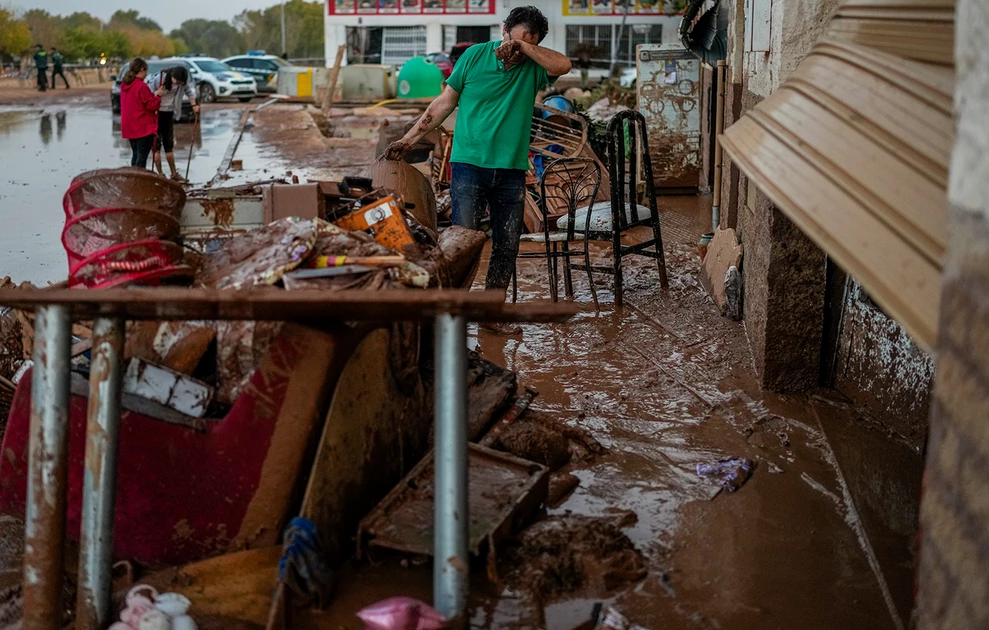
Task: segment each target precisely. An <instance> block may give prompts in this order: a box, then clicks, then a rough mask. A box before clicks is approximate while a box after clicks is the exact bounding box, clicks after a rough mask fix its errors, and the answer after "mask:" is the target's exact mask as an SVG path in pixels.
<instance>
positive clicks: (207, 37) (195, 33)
mask: <svg viewBox="0 0 989 630" xmlns="http://www.w3.org/2000/svg"><path fill="white" fill-rule="evenodd" d="M169 36H170V37H171V38H172V39H174V40H181V41H182V42H183V44H184V45H185V46H187V47H188V49H189V50H191V51H192V52H196V53H204V54H207V55H212V56H214V57H220V58H223V57H229V56H231V55H236V54H238V53H242V52H244V38H243V37H242V36H241V34H240V32H239V31H237V29H236V28H234V27H233V25H231V24H230V23H229V22H224V21H223V20H204V19H194V20H186V21H185V22H183V23H182V26H180V27H179V28H177V29H175V30H174V31H172V32H171V33H169Z"/></svg>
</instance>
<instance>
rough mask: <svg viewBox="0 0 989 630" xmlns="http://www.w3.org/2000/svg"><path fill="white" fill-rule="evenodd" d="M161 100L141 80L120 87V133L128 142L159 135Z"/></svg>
mask: <svg viewBox="0 0 989 630" xmlns="http://www.w3.org/2000/svg"><path fill="white" fill-rule="evenodd" d="M159 107H161V99H160V98H158V97H157V96H155V95H154V94H152V93H151V88H149V87H148V84H147V83H145V82H144V81H141V80H140V79H134V80H133V81H131V82H130V83H123V84H121V86H120V131H121V133H122V134H123V136H124V138H125V139H126V140H132V139H135V138H143V137H145V136H150V135H154V134H156V133H158V108H159Z"/></svg>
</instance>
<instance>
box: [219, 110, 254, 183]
mask: <svg viewBox="0 0 989 630" xmlns="http://www.w3.org/2000/svg"><path fill="white" fill-rule="evenodd" d="M250 116H251V110H250V109H245V110H244V113H243V114H241V115H240V122H239V123H238V124H237V129H236V130H235V131H234V135H233V137H232V138H230V144H228V145H227V152H226V153H224V154H223V160H222V161H221V162H220V166H219V167H218V168H217V169H216V175H214V176H213V179H211V180H210V184H211V185H212V184H216V183H218V182H219V181H220V180H221V179H222V178H223V176H224V175H226V173H227V171H228V170H230V162H231V161H233V159H234V154H235V153H237V147H238V146H239V145H240V139H241V138H242V137H243V136H244V127H246V126H247V119H248V118H250Z"/></svg>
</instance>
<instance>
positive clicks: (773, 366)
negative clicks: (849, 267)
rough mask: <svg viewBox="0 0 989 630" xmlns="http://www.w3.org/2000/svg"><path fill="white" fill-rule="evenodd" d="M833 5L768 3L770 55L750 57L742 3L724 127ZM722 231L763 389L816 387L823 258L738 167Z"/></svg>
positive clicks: (727, 192)
mask: <svg viewBox="0 0 989 630" xmlns="http://www.w3.org/2000/svg"><path fill="white" fill-rule="evenodd" d="M838 4H839V0H774V1H773V3H772V13H771V20H772V42H771V46H770V51H769V52H749V51H746V50H745V41H744V6H745V2H744V0H737V1H736V2H735V12H734V15H733V17H732V22H731V25H730V26H729V29H728V51H729V52H728V59H727V62H726V66H727V67H728V72H729V77H728V80H729V90H728V91H729V94H730V97H731V99H732V100H731V102H730V106H729V107H728V108H727V111H726V115H725V126H726V127H728V126H729V125H731V123H732V122H734V121H735V120H737V119H738V118H740V117H741V116H743V115H744V114H745V112H747V111H748V110H750V109H752V108H753V107H755V106H756V105H757V104H758V103H759V102H760V101H762V100H763V99H764V98H765V97H766V96H768V95H769V94H771V93H772V92H773V91H775V90H776V89H777V88H778V87H779V85H780V83H782V82H783V81H784V80H785V79H786V78H787V76H789V74H790V73H791V72H792V71H793V69H794V68H796V66H797V64H798V63H799V62H800V60H801V59H803V57H804V55H806V54H807V52H808V51H809V50H810V48H811V47H812V46H813V44H814V43H815V42H816V41H817V39H818V38H819V37H820V35H821V34H822V33H823V31H824V28H825V27H826V26H827V24H828V21H829V20H830V19H831V16H832V15H833V14H834V12H835V10H836V9H837V7H838ZM722 225H723V227H732V228H736V229H737V230H738V232H739V234H740V238H741V241H742V245H743V248H744V252H745V253H744V259H743V263H742V265H743V269H742V273H743V280H744V297H743V300H744V317H745V329H746V331H747V333H748V336H749V341H750V343H751V345H752V351H753V355H754V357H755V362H756V369H757V371H758V373H759V377H760V380H761V382H762V385H763V386H764V387H766V388H769V389H773V390H777V391H794V390H805V389H809V388H812V387H815V386H816V385H818V383H819V380H820V356H821V348H822V343H823V326H824V297H825V281H826V258H825V256H824V253H823V252H822V251H821V250H820V249H818V248H817V246H815V245H814V244H813V243H812V242H811V241H810V239H808V238H807V237H806V236H804V234H803V233H801V232H800V231H799V230H798V229H797V228H796V227H795V226H794V225H793V224H792V223H791V222H790V220H789V219H787V218H786V217H785V216H784V215H783V214H782V213H781V212H779V211H778V210H777V209H776V208H775V207H773V205H772V204H771V203H770V202H769V200H768V199H767V198H766V197H765V196H764V195H763V194H762V193H761V192H759V191H758V190H751V191H750V190H749V186H748V183H747V181H746V179H745V177H744V176H742V175H741V174H740V173H739V171H738V169H737V168H735V167H734V166H732V165H730V164H729V165H726V167H725V169H724V177H723V178H722Z"/></svg>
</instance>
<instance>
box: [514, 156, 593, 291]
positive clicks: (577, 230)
mask: <svg viewBox="0 0 989 630" xmlns="http://www.w3.org/2000/svg"><path fill="white" fill-rule="evenodd" d="M600 187H601V167H600V166H599V165H598V163H597V162H596V161H595V160H592V159H590V158H562V159H557V160H554V161H552V162H550V163H549V165H548V166H547V167H546V170H545V171H544V172H543V175H542V177H540V179H539V203H538V206H539V211H540V212H541V213H542V216H543V232H542V233H541V234H540V233H535V234H523V235H522V241H524V242H534V243H543V244H544V245H545V251H543V252H524V253H519V255H518V258H545V259H546V265H547V270H548V271H549V288H550V295H551V296H552V298H553V301H554V302H556V301H557V299H558V297H559V288H558V284H557V281H558V277H559V265H558V263H557V261H558V259H560V258H562V259H563V277H564V286H565V290H566V294H567V298H568V299H571V300H572V299H573V276H572V274H571V269H572V268H581V269H586V270H587V278H588V280H589V281H590V285H591V295H592V296H593V298H594V304H595V305H597V303H598V296H597V291H596V290H595V288H594V279H593V278H592V277H591V271H590V269H591V258H590V251H589V250H588V248H587V240H586V239H585V238H584V234H585V233H587V231H588V229H589V226H590V219H591V215H590V213H588V212H585V213H584V214H585V215H586V217H585V219H584V223H583V225H580V227H578V224H579V223H580V222H579V220H578V219H577V214H578V211H579V209H580V208H584V207H588V206H592V205H593V203H594V200H595V199H596V198H597V195H598V189H599V188H600ZM564 209H565V211H566V213H565V214H564V217H566V218H567V219H568V220H567V221H566V222H564V223H565V225H564V226H563V227H559V228H558V227H557V225H558V222H557V219H562V218H564V217H560V216H559V215H560V212H559V211H560V210H564ZM554 217H555V218H554ZM578 241H579V242H581V243H582V245H581V247H580V248H579V249H571V248H570V245H571V243H575V242H578ZM575 256H582V257H583V258H584V263H583V264H582V265H579V267H578V266H577V265H576V264H575V263H573V262H572V261H571V258H573V257H575ZM517 299H518V272H517V269H516V271H515V272H514V273H513V274H512V302H515V301H516V300H517Z"/></svg>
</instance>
